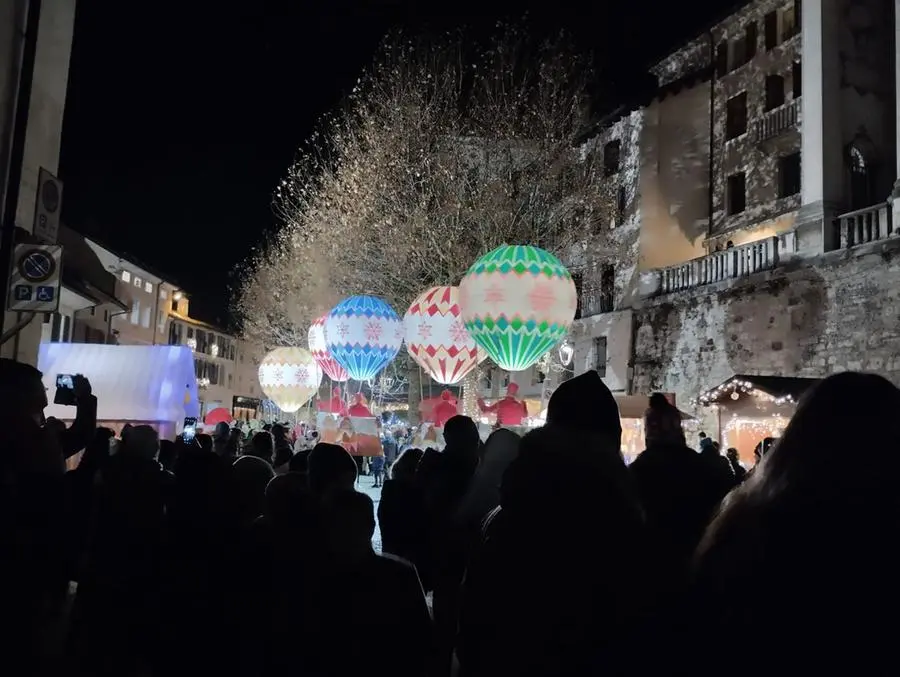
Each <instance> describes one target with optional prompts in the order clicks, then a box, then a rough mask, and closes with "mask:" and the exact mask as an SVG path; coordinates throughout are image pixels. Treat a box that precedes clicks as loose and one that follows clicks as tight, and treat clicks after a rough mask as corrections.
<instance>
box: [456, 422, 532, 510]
mask: <svg viewBox="0 0 900 677" xmlns="http://www.w3.org/2000/svg"><path fill="white" fill-rule="evenodd" d="M519 441H520V438H519V436H518V435H516V434H515V433H514V432H513V431H512V430H507V429H506V428H500V429H499V430H495V431H494V432H492V433H491V436H490V437H488V439H487V442H485V443H484V450H483V452H482V455H481V456H482V458H481V461H480V463H479V464H478V467H477V469H476V470H475V476H474V477H473V478H472V482H471V483H470V484H469V490H468V491H467V492H466V494H465V496H463V498H462V500H461V501H460V504H459V509H458V510H457V512H456V521H457V522H458V523H459V524H464V525H470V526H471V525H477V526H478V527H479V528H480V526H481V523H482V521H483V520H484V518H485V517H486V516H487V515H488V513H490V512H491V511H492V510H493V509H494V508H496V507H497V506H498V505H500V486H501V484H502V482H503V474H504V473H505V472H506V469H507V468H508V467H509V466H510V464H511V463H512V462H513V461H514V460H515V459H516V457H517V456H518V455H519Z"/></svg>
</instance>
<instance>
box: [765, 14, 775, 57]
mask: <svg viewBox="0 0 900 677" xmlns="http://www.w3.org/2000/svg"><path fill="white" fill-rule="evenodd" d="M763 32H764V33H765V36H766V51H767V52H768V51H769V50H772V49H775V48H776V47H777V46H778V12H769V13H768V14H766V16H765V18H764V19H763Z"/></svg>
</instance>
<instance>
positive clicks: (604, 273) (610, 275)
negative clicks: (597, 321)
mask: <svg viewBox="0 0 900 677" xmlns="http://www.w3.org/2000/svg"><path fill="white" fill-rule="evenodd" d="M615 298H616V268H615V266H614V265H613V264H611V263H604V264H603V265H602V266H600V312H601V313H611V312H612V311H613V309H614V308H615Z"/></svg>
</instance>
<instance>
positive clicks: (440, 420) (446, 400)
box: [432, 390, 459, 428]
mask: <svg viewBox="0 0 900 677" xmlns="http://www.w3.org/2000/svg"><path fill="white" fill-rule="evenodd" d="M458 413H459V406H458V404H457V402H456V398H455V397H453V393H451V392H450V391H449V390H445V391H444V392H442V393H441V401H440V402H439V403H438V404H437V406H436V407H435V408H434V409H433V411H432V417H433V419H434V427H435V428H443V427H444V424H445V423H446V422H447V421H449V420H450V419H451V418H453V417H454V416H456V415H457V414H458Z"/></svg>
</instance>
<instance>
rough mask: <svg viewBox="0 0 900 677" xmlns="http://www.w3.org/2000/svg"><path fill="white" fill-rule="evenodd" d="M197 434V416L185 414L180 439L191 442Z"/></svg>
mask: <svg viewBox="0 0 900 677" xmlns="http://www.w3.org/2000/svg"><path fill="white" fill-rule="evenodd" d="M196 435H197V417H196V416H186V417H185V419H184V425H183V426H182V428H181V439H183V440H184V441H185V442H191V441H192V440H193V439H194V437H196Z"/></svg>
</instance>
